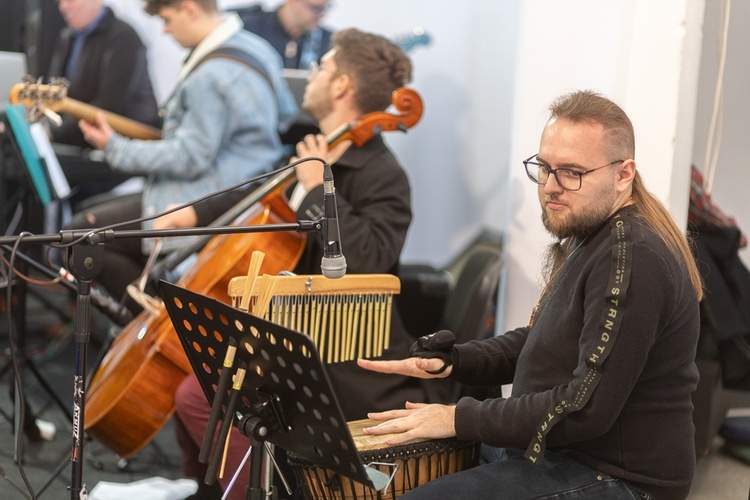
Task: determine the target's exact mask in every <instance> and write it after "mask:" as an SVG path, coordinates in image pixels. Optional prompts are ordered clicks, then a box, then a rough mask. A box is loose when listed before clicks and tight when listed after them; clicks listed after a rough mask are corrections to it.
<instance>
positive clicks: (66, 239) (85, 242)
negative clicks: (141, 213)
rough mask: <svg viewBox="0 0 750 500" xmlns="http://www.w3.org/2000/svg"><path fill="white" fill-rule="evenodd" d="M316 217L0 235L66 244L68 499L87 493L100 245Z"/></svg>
mask: <svg viewBox="0 0 750 500" xmlns="http://www.w3.org/2000/svg"><path fill="white" fill-rule="evenodd" d="M321 228H322V224H321V222H320V221H297V222H296V223H287V224H267V225H259V226H257V225H256V226H218V227H203V228H181V229H162V230H153V229H152V230H122V231H115V230H113V229H107V230H103V231H97V230H96V229H88V230H69V231H60V232H59V233H58V234H56V235H32V236H24V237H23V238H22V239H21V241H20V242H18V239H19V237H18V236H6V237H0V245H12V244H16V243H17V242H18V244H19V245H20V244H26V245H29V244H50V243H60V244H67V245H70V246H68V248H67V254H66V261H67V268H68V270H69V271H70V273H71V274H72V275H73V277H74V278H75V279H76V283H77V296H76V320H75V322H76V328H75V335H74V339H75V346H76V360H75V369H74V377H73V449H72V450H71V461H72V462H73V470H72V473H71V485H70V486H69V488H68V489H69V490H70V495H71V500H80V499H81V498H86V497H87V495H88V494H87V492H86V490H85V488H86V486H85V484H84V483H83V439H82V436H83V432H82V431H83V422H84V408H85V405H86V388H85V383H84V382H85V377H86V361H87V355H88V342H89V339H90V337H91V332H90V328H91V325H90V319H89V312H90V307H91V282H92V281H93V279H94V278H95V277H96V276H98V275H99V273H100V272H101V269H102V267H103V266H104V262H103V261H104V259H103V256H104V245H105V243H106V242H108V241H112V240H114V239H118V238H139V239H141V238H159V237H162V238H165V237H166V238H170V237H178V236H207V235H220V234H238V233H261V232H280V231H296V232H304V233H308V232H313V231H320V230H321Z"/></svg>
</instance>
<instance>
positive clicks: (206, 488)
mask: <svg viewBox="0 0 750 500" xmlns="http://www.w3.org/2000/svg"><path fill="white" fill-rule="evenodd" d="M223 494H224V491H223V490H222V489H221V486H220V485H219V483H214V484H212V485H208V484H206V483H204V482H203V481H198V491H196V492H195V493H193V494H192V495H190V496H189V497H186V498H185V500H221V495H223Z"/></svg>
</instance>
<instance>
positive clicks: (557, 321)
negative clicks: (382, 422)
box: [453, 206, 699, 498]
mask: <svg viewBox="0 0 750 500" xmlns="http://www.w3.org/2000/svg"><path fill="white" fill-rule="evenodd" d="M623 222H624V223H629V229H628V230H627V231H626V234H625V236H623V235H622V234H618V233H617V231H618V229H617V224H618V223H623ZM616 264H618V265H622V266H623V267H622V268H621V269H618V267H617V265H616ZM623 270H624V273H623ZM618 271H620V272H619V273H618ZM627 272H629V273H630V274H629V276H628V275H626V273H627ZM613 273H614V275H613ZM623 276H624V277H625V282H626V284H627V285H628V286H627V291H626V292H624V293H622V294H621V295H617V294H616V293H615V294H614V295H610V296H609V297H608V298H607V297H606V296H605V293H607V292H610V293H611V291H612V290H613V289H614V288H619V287H621V286H622V285H621V284H620V282H619V281H618V280H622V279H623ZM613 283H617V284H616V285H613ZM553 286H554V289H553V290H552V291H550V292H549V293H548V295H547V297H548V298H547V300H545V301H543V303H542V306H541V308H540V310H539V312H538V314H537V315H536V318H535V321H534V323H533V326H532V327H531V329H529V328H526V327H524V328H518V329H516V330H513V331H510V332H507V333H506V334H505V335H502V336H499V337H496V338H493V339H490V340H487V341H483V342H472V343H469V344H464V345H461V346H457V347H456V348H455V350H454V355H453V357H454V363H455V367H454V372H453V374H454V377H455V378H456V379H457V380H459V381H461V382H463V383H467V384H472V385H497V384H504V383H510V382H512V383H513V391H512V395H511V397H510V398H508V399H502V398H498V399H490V400H486V401H476V400H472V399H469V398H464V399H461V401H460V402H459V403H458V405H457V408H456V431H457V434H458V437H459V438H463V439H469V440H478V441H482V442H484V443H487V444H489V445H492V446H502V447H514V448H522V449H524V448H527V446H529V444H530V443H531V444H532V445H533V443H534V442H537V440H536V438H535V436H536V435H537V430H538V429H539V428H540V423H541V422H542V421H543V419H545V418H548V416H549V415H556V411H555V407H566V409H565V411H564V412H563V414H564V415H563V416H558V417H556V418H555V420H556V422H555V423H554V425H553V426H552V427H551V430H549V431H548V434H547V435H546V445H547V446H548V447H550V448H554V449H556V450H568V451H569V452H570V453H571V454H572V455H573V456H575V457H576V458H578V459H579V460H581V461H582V462H584V463H586V464H588V465H590V466H592V467H593V468H595V469H598V470H601V471H603V472H605V473H607V474H610V475H612V476H614V477H618V478H621V479H623V480H626V481H628V482H630V483H632V485H633V486H634V487H635V488H636V489H638V490H640V491H643V492H647V493H649V494H651V495H652V496H654V497H656V498H685V497H686V496H687V495H688V492H689V491H690V484H691V482H692V479H693V473H694V468H695V450H694V441H693V431H694V429H693V423H692V410H693V406H692V402H691V393H692V392H693V391H694V390H695V387H696V385H697V382H698V371H697V369H696V366H695V364H694V358H695V350H696V343H697V339H698V333H699V311H698V301H697V298H696V296H695V292H694V290H693V288H692V286H691V282H690V279H689V277H688V275H687V273H686V272H685V270H684V269H683V268H682V267H681V265H680V264H679V263H678V261H677V260H676V259H675V258H674V256H673V255H672V254H671V253H670V252H669V250H668V249H667V247H666V246H665V244H664V243H663V242H662V240H661V239H660V238H659V237H658V235H657V234H656V233H655V232H654V231H653V230H652V229H651V228H649V227H648V226H647V225H646V224H645V223H644V222H643V220H642V219H641V218H639V217H638V211H637V209H636V207H635V206H629V207H626V208H624V209H621V210H620V211H619V212H618V213H617V214H615V216H613V217H612V218H611V219H610V220H609V221H608V223H605V224H604V225H603V226H602V227H600V228H599V229H598V230H596V231H595V232H594V233H593V234H591V235H589V237H588V238H587V239H586V240H585V241H584V243H583V245H582V246H581V247H580V248H579V249H578V250H577V251H576V252H575V253H574V255H572V256H571V257H570V258H569V259H568V261H566V263H565V265H564V266H563V269H562V270H561V271H560V273H559V275H558V276H557V278H556V279H555V280H554V285H553ZM615 318H616V319H615ZM612 321H614V322H612ZM592 374H593V375H592ZM592 380H593V382H592ZM578 400H580V401H581V404H580V408H578V407H576V405H575V402H576V401H578ZM561 417H562V418H561ZM558 419H559V420H558Z"/></svg>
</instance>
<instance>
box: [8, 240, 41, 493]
mask: <svg viewBox="0 0 750 500" xmlns="http://www.w3.org/2000/svg"><path fill="white" fill-rule="evenodd" d="M26 236H32V234H31V233H29V232H26V231H24V232H21V233H20V234H19V235H18V239H17V240H16V242H15V244H14V245H13V251H12V252H11V254H10V259H9V264H8V267H9V268H10V269H9V271H10V272H9V273H8V274H9V278H8V285H7V287H6V289H5V291H6V304H7V311H6V312H7V319H8V331H9V333H10V334H9V335H8V342H9V345H10V353H11V361H12V363H13V371H14V372H15V380H16V389H17V392H18V397H17V398H16V401H15V404H16V405H18V406H17V409H18V412H17V413H18V420H17V421H16V423H15V427H16V429H21V430H20V431H18V432H16V436H15V438H16V457H17V461H16V462H17V464H18V472H19V473H20V474H21V478H22V479H23V482H24V484H25V485H26V488H27V489H28V491H29V494H30V498H31V500H36V495H35V494H34V488H32V486H31V483H29V480H28V478H27V477H26V471H24V468H23V460H22V459H21V457H22V456H23V423H24V421H25V419H26V396H25V394H24V391H23V384H22V383H21V370H20V366H19V363H18V359H19V353H18V346H17V345H16V342H15V331H14V328H13V317H12V313H11V309H12V307H11V304H12V303H13V302H12V298H13V272H12V270H13V265H14V264H15V260H16V252H17V251H18V247H19V246H20V245H21V240H23V238H24V237H26Z"/></svg>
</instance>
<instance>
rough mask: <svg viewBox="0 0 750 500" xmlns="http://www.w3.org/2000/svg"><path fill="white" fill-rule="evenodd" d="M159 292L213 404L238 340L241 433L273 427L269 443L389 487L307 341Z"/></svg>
mask: <svg viewBox="0 0 750 500" xmlns="http://www.w3.org/2000/svg"><path fill="white" fill-rule="evenodd" d="M159 291H160V293H161V296H162V298H163V300H164V305H165V307H166V309H167V312H168V313H169V316H170V318H171V320H172V323H173V325H174V327H175V331H176V332H177V335H178V336H179V338H180V342H181V343H182V347H183V348H184V349H185V353H186V354H187V357H188V360H189V361H190V364H191V366H192V367H193V370H194V371H195V374H196V375H197V377H198V380H199V382H200V384H201V386H202V388H203V391H204V393H205V394H206V398H207V399H208V401H209V402H211V401H213V400H214V398H215V397H216V388H217V387H219V376H220V371H221V370H220V368H221V366H222V362H223V360H224V355H225V353H226V351H227V346H228V343H229V339H230V338H233V339H234V342H236V345H237V354H236V358H235V366H236V365H237V360H240V361H242V362H244V364H245V365H246V366H247V373H246V375H245V378H244V381H243V384H242V388H241V394H240V396H241V397H240V401H239V402H238V403H237V407H236V409H235V410H236V412H237V413H239V414H242V415H243V418H242V419H241V420H240V425H239V426H240V428H241V429H242V430H243V433H245V434H246V435H247V434H248V432H247V431H246V429H243V422H247V421H248V419H253V418H257V417H260V418H261V419H263V420H264V425H265V426H266V427H267V428H268V434H267V435H266V436H264V437H263V439H265V440H267V441H270V442H271V443H273V444H274V445H276V446H279V447H281V448H284V449H286V450H288V451H291V452H293V453H295V454H296V455H299V456H300V457H303V458H305V459H307V460H309V461H310V462H312V463H315V464H317V465H321V466H324V467H326V468H328V469H330V470H332V471H334V472H337V473H339V474H341V475H342V476H346V477H348V478H350V479H352V480H354V481H357V482H359V483H362V484H365V485H368V486H370V487H371V488H374V489H382V488H383V487H384V486H385V485H386V484H387V482H388V476H387V475H386V474H383V473H382V472H380V471H377V470H374V469H371V468H365V466H364V464H363V463H362V459H361V457H360V456H359V454H358V452H357V448H356V445H355V444H354V439H353V438H352V435H351V433H350V432H349V428H348V426H347V422H346V420H345V418H344V416H343V412H342V411H341V407H340V406H339V403H338V400H337V399H336V396H335V394H334V392H333V389H332V387H331V383H330V381H329V379H328V375H327V374H326V371H325V368H324V367H323V363H322V361H321V360H320V356H319V355H318V351H317V349H316V347H315V344H314V343H313V341H312V339H311V338H310V337H309V336H307V335H305V334H303V333H299V332H295V331H293V330H289V329H287V328H285V327H283V326H281V325H277V324H275V323H271V322H268V321H265V320H263V319H261V318H258V317H256V316H253V315H251V314H247V313H245V312H243V311H240V310H239V309H235V308H233V307H231V306H229V305H227V304H224V303H222V302H219V301H217V300H214V299H211V298H208V297H205V296H203V295H200V294H197V293H195V292H192V291H190V290H186V289H184V288H181V287H178V286H176V285H173V284H171V283H168V282H166V281H164V280H162V281H160V282H159ZM207 432H211V433H213V429H207ZM255 437H256V439H258V437H257V436H255ZM253 465H254V464H253V463H251V467H252V466H253ZM255 465H257V466H259V465H260V464H255ZM253 477H254V476H253V474H252V472H251V483H250V485H249V486H248V493H249V491H250V490H251V489H252V488H255V489H256V490H257V488H258V485H254V484H252V483H253ZM376 483H377V486H376Z"/></svg>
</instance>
